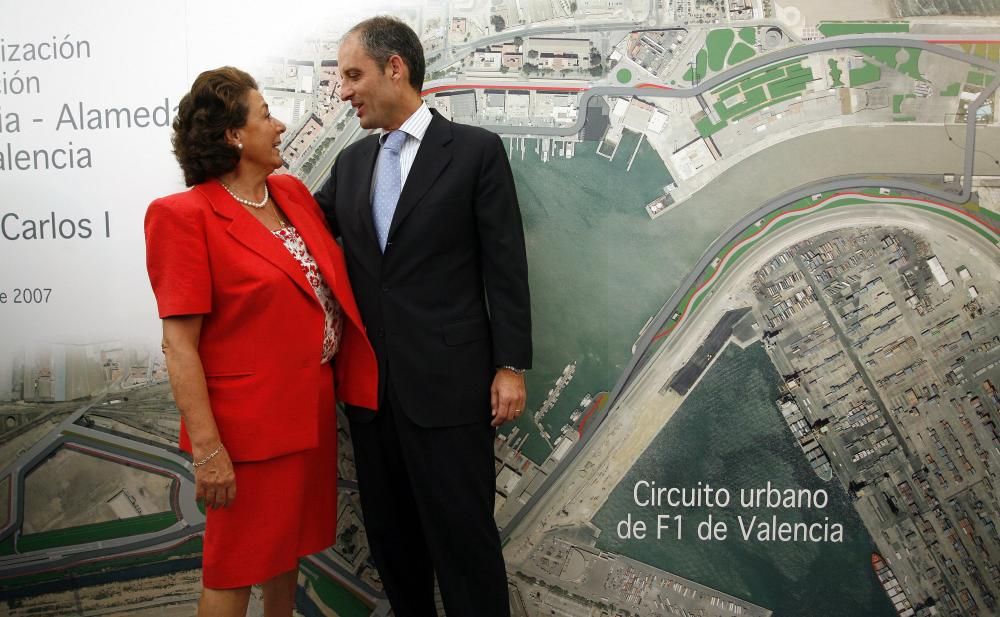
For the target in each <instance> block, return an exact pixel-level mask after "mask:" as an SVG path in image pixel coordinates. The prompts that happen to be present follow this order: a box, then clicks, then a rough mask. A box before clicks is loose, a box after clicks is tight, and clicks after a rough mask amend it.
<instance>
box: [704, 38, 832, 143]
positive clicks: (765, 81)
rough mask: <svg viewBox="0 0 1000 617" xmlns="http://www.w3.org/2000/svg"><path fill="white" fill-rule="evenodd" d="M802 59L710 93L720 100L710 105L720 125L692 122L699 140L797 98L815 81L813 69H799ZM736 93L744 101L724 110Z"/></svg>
mask: <svg viewBox="0 0 1000 617" xmlns="http://www.w3.org/2000/svg"><path fill="white" fill-rule="evenodd" d="M801 61H802V58H801V57H800V58H795V59H793V60H787V61H784V62H782V63H781V64H777V65H774V66H768V67H764V68H762V69H758V70H756V71H753V72H752V73H750V74H749V75H747V76H746V77H743V78H742V79H740V80H739V81H737V82H735V83H734V82H728V83H726V84H724V85H722V86H720V87H719V88H716V89H715V90H714V91H713V93H714V94H716V95H718V96H719V100H718V101H717V102H716V103H715V105H713V107H714V108H715V110H716V112H717V113H718V114H719V120H720V121H719V122H718V123H714V124H713V123H712V120H711V119H710V118H709V117H708V116H705V117H703V118H700V119H699V120H697V121H696V122H695V127H696V128H697V129H698V133H699V134H700V135H701V136H702V137H711V136H712V135H714V134H715V133H717V132H719V131H720V130H722V129H723V128H725V126H726V124H727V123H728V122H729V121H730V120H739V119H740V118H745V117H746V116H748V115H750V114H752V113H754V112H757V111H760V110H762V109H764V108H766V107H770V106H771V105H774V104H775V103H781V102H784V101H787V100H789V99H792V98H795V97H796V96H799V95H800V94H801V93H802V92H803V91H804V90H805V89H806V84H807V83H808V82H810V81H812V80H813V79H814V76H813V73H812V69H808V68H805V67H803V66H801ZM738 89H742V90H743V94H744V97H745V99H744V100H742V101H739V102H738V103H735V104H734V105H732V106H730V107H726V105H725V104H724V103H725V101H727V100H729V99H730V98H732V97H735V96H736V93H737V91H738Z"/></svg>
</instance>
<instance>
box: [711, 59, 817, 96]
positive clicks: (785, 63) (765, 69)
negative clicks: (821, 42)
mask: <svg viewBox="0 0 1000 617" xmlns="http://www.w3.org/2000/svg"><path fill="white" fill-rule="evenodd" d="M804 59H805V56H799V57H798V58H792V59H791V60H784V61H782V62H780V63H778V64H771V65H769V66H765V67H762V68H759V69H757V70H755V71H750V72H749V73H747V74H746V75H744V76H743V77H740V79H739V83H741V84H742V83H744V82H746V81H747V80H752V79H756V78H757V77H759V76H761V75H764V74H765V73H769V72H771V71H774V70H775V69H780V68H784V67H786V66H791V65H793V64H799V63H801V62H802V60H804ZM729 83H732V82H729ZM761 83H763V82H761ZM727 85H728V84H723V85H722V86H719V88H717V89H716V90H722V89H723V88H725V87H726V86H727ZM749 87H753V86H749ZM743 89H744V90H746V89H747V86H744V87H743Z"/></svg>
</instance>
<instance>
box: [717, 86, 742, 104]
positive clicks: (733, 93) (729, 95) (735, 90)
mask: <svg viewBox="0 0 1000 617" xmlns="http://www.w3.org/2000/svg"><path fill="white" fill-rule="evenodd" d="M739 93H740V87H739V86H733V87H732V88H730V89H728V90H726V91H725V92H721V93H719V100H720V101H725V100H726V99H728V98H732V97H734V96H736V95H737V94H739Z"/></svg>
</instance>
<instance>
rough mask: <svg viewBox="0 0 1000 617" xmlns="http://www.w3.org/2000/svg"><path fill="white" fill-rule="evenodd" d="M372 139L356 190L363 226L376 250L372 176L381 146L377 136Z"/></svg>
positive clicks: (358, 209)
mask: <svg viewBox="0 0 1000 617" xmlns="http://www.w3.org/2000/svg"><path fill="white" fill-rule="evenodd" d="M371 141H372V144H371V147H370V148H369V149H368V151H366V152H364V155H363V157H362V159H361V169H360V175H361V182H362V184H361V186H360V187H358V190H357V191H356V195H357V206H356V209H357V214H358V218H359V219H360V221H361V226H362V227H363V228H364V229H365V233H366V234H367V235H368V239H369V240H371V246H374V247H375V250H376V251H379V248H378V238H377V237H376V235H375V220H374V219H373V218H372V176H373V175H374V174H375V161H376V160H378V152H379V150H380V146H379V140H378V137H377V136H376V137H375V138H374V139H371Z"/></svg>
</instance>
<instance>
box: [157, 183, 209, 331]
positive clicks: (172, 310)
mask: <svg viewBox="0 0 1000 617" xmlns="http://www.w3.org/2000/svg"><path fill="white" fill-rule="evenodd" d="M145 230H146V270H147V271H148V273H149V282H150V283H151V284H152V286H153V295H155V296H156V305H157V309H158V311H159V315H160V318H161V319H163V318H166V317H172V316H175V315H199V314H205V313H210V312H211V311H212V273H211V270H210V266H209V260H208V245H207V241H206V238H205V221H204V219H203V218H202V213H201V212H200V211H199V210H198V209H197V208H192V207H189V205H188V204H186V203H183V202H180V201H178V202H174V203H170V202H167V201H166V200H163V199H158V200H156V201H154V202H153V203H152V204H150V206H149V209H148V210H147V211H146V221H145Z"/></svg>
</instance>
